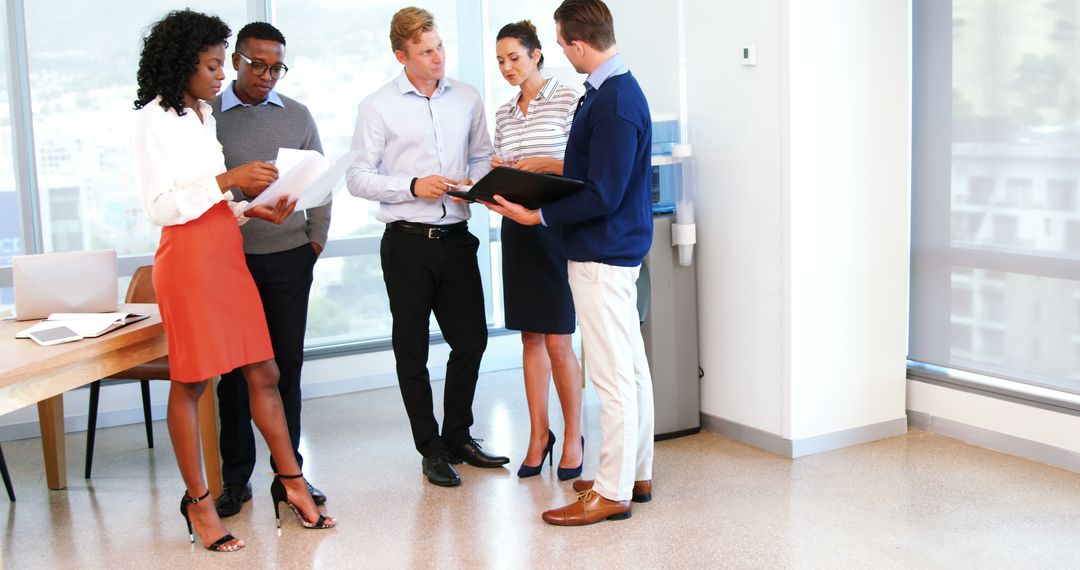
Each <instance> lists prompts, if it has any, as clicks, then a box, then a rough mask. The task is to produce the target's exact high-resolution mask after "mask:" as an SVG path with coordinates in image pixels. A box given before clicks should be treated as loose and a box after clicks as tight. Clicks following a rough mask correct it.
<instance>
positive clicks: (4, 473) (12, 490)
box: [0, 447, 15, 503]
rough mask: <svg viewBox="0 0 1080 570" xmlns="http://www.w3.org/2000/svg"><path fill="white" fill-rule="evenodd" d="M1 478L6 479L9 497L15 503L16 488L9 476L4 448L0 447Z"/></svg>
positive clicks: (5, 485)
mask: <svg viewBox="0 0 1080 570" xmlns="http://www.w3.org/2000/svg"><path fill="white" fill-rule="evenodd" d="M0 476H3V478H4V487H6V488H7V496H8V499H10V500H11V502H13V503H14V502H15V488H14V487H12V486H11V475H8V470H7V461H4V448H2V447H0Z"/></svg>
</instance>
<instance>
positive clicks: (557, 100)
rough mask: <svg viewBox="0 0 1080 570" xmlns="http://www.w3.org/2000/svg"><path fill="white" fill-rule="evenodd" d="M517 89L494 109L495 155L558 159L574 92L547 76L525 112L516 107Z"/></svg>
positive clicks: (573, 105) (571, 115)
mask: <svg viewBox="0 0 1080 570" xmlns="http://www.w3.org/2000/svg"><path fill="white" fill-rule="evenodd" d="M520 97H521V93H520V92H518V94H517V95H514V97H513V98H512V99H510V100H509V101H507V102H506V103H505V104H503V105H502V106H501V107H499V108H498V110H496V111H495V154H496V155H510V156H512V157H513V158H514V160H521V159H523V158H526V157H529V156H550V157H554V158H558V159H562V157H563V154H564V153H565V152H566V139H567V137H568V136H569V135H570V125H571V124H573V122H574V112H575V111H577V101H578V94H577V93H576V92H575V91H574V90H573V89H571V88H570V87H567V86H565V85H563V84H561V83H559V82H558V81H557V80H555V79H548V81H547V83H545V84H544V87H543V88H541V89H540V92H539V93H537V94H536V98H534V99H533V100H532V101H529V114H528V115H522V113H521V109H520V108H519V107H518V105H517V103H518V99H519V98H520Z"/></svg>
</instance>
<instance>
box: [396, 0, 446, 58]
mask: <svg viewBox="0 0 1080 570" xmlns="http://www.w3.org/2000/svg"><path fill="white" fill-rule="evenodd" d="M433 29H435V16H432V15H431V12H428V11H427V10H424V9H423V8H417V7H415V6H409V7H408V8H402V9H400V10H398V11H397V13H396V14H394V17H393V18H392V19H391V20H390V47H391V48H393V50H394V51H403V52H408V50H407V49H406V47H405V42H409V41H411V42H418V41H420V34H422V33H424V32H430V31H431V30H433Z"/></svg>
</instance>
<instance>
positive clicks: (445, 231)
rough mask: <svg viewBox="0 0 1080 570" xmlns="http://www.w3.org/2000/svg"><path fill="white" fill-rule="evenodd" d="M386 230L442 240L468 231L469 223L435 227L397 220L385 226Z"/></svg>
mask: <svg viewBox="0 0 1080 570" xmlns="http://www.w3.org/2000/svg"><path fill="white" fill-rule="evenodd" d="M386 229H388V230H394V231H397V232H402V233H406V234H413V235H418V236H424V237H426V238H428V239H442V238H444V237H448V236H452V235H455V234H460V233H464V232H467V231H469V223H468V222H458V223H456V224H447V225H445V226H436V225H432V224H420V223H416V222H405V221H400V220H399V221H396V222H390V223H389V224H386Z"/></svg>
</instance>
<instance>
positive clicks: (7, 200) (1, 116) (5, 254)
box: [0, 10, 23, 306]
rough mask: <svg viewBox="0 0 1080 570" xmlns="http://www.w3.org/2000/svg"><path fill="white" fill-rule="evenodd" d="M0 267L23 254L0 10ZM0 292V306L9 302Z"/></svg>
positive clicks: (4, 34)
mask: <svg viewBox="0 0 1080 570" xmlns="http://www.w3.org/2000/svg"><path fill="white" fill-rule="evenodd" d="M0 45H2V46H4V49H3V50H0V54H2V56H3V60H0V267H3V266H9V265H11V257H12V256H13V255H17V254H20V253H22V252H23V246H22V235H21V232H22V229H21V227H22V226H21V225H20V224H19V199H18V195H17V193H16V191H15V190H16V189H15V164H14V156H13V154H12V153H13V152H14V149H13V148H12V140H11V100H10V96H9V94H8V93H9V92H8V88H9V85H8V81H10V76H9V75H8V60H7V10H0ZM5 295H7V296H8V297H9V296H10V291H7V292H6V293H5V292H4V291H3V290H0V306H3V305H6V304H10V303H11V302H12V300H11V299H10V298H8V297H5Z"/></svg>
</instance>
